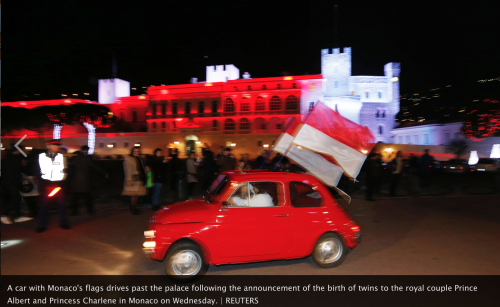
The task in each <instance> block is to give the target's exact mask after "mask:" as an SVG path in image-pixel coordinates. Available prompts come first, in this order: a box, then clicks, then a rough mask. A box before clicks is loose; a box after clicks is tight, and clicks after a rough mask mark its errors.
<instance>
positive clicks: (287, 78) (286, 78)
mask: <svg viewBox="0 0 500 307" xmlns="http://www.w3.org/2000/svg"><path fill="white" fill-rule="evenodd" d="M283 79H284V80H293V77H285V78H283Z"/></svg>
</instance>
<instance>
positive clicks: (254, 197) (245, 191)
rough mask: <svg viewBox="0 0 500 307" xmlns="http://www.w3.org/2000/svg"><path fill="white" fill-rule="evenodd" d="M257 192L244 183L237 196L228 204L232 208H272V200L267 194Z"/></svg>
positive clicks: (250, 185)
mask: <svg viewBox="0 0 500 307" xmlns="http://www.w3.org/2000/svg"><path fill="white" fill-rule="evenodd" d="M258 193H259V190H258V189H257V188H255V187H254V186H253V185H252V184H250V183H244V184H243V185H242V186H241V187H240V190H239V196H233V197H231V199H230V200H229V203H230V204H231V205H232V206H234V207H274V203H273V198H272V197H271V196H270V195H269V194H267V193H262V194H258Z"/></svg>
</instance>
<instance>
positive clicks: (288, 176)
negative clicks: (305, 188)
mask: <svg viewBox="0 0 500 307" xmlns="http://www.w3.org/2000/svg"><path fill="white" fill-rule="evenodd" d="M222 175H227V176H228V177H230V178H231V179H233V180H236V181H247V180H258V181H262V180H296V181H303V180H310V181H311V182H315V183H316V182H320V181H319V180H318V179H316V178H315V177H314V176H312V175H309V174H303V173H293V172H269V171H261V172H257V171H250V172H243V173H240V172H238V171H228V172H224V173H222Z"/></svg>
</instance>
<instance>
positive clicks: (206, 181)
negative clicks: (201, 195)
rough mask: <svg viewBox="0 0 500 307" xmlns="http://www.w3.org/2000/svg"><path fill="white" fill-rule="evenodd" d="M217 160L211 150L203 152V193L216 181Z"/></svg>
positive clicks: (201, 172) (201, 176) (201, 174)
mask: <svg viewBox="0 0 500 307" xmlns="http://www.w3.org/2000/svg"><path fill="white" fill-rule="evenodd" d="M215 168H216V165H215V160H214V153H213V151H211V150H204V151H203V160H202V162H201V171H200V179H201V184H202V186H203V191H206V190H208V188H209V187H210V185H211V184H212V182H213V181H214V179H215Z"/></svg>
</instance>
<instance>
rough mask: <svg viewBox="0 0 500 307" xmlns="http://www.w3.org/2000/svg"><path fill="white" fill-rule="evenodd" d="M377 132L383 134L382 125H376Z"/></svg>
mask: <svg viewBox="0 0 500 307" xmlns="http://www.w3.org/2000/svg"><path fill="white" fill-rule="evenodd" d="M378 134H380V135H382V134H384V128H383V127H382V126H378Z"/></svg>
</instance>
